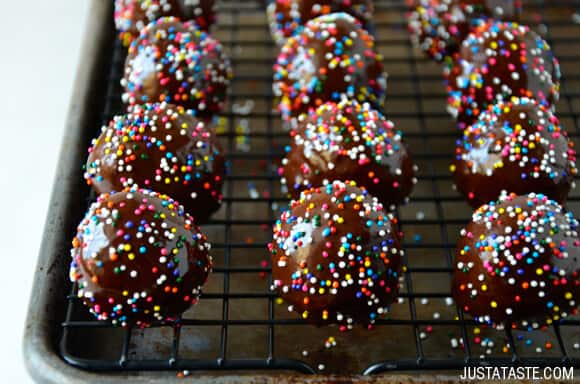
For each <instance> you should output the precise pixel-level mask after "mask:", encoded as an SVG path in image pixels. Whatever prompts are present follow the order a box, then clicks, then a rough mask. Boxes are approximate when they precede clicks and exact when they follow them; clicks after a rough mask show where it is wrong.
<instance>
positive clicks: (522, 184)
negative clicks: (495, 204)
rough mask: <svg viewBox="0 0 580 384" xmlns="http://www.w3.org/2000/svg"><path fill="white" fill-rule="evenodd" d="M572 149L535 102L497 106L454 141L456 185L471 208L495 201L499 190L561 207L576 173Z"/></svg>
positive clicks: (549, 115) (548, 113)
mask: <svg viewBox="0 0 580 384" xmlns="http://www.w3.org/2000/svg"><path fill="white" fill-rule="evenodd" d="M573 147H574V144H573V143H572V142H571V141H570V140H569V139H568V134H567V133H566V131H564V130H563V129H562V128H561V127H560V124H559V121H558V118H557V117H556V116H555V115H554V114H553V113H552V112H551V111H550V110H549V109H548V108H546V107H545V106H543V105H541V104H539V103H538V102H537V101H535V100H533V99H526V98H523V99H514V100H513V101H511V102H500V103H498V104H495V105H492V106H490V108H489V109H488V110H487V111H486V112H484V113H482V114H481V115H480V116H479V120H478V121H477V122H476V123H475V124H474V125H472V126H469V127H468V128H467V129H466V130H465V131H464V134H463V138H462V139H459V140H458V141H457V149H456V150H455V162H454V163H453V165H452V167H451V168H452V171H453V177H454V179H455V185H456V186H457V189H458V190H459V191H460V192H461V193H462V194H463V195H464V196H465V197H466V199H467V201H468V203H469V204H471V205H472V206H474V207H479V206H480V205H482V204H485V203H488V202H490V201H495V200H497V198H498V197H499V196H500V194H501V191H503V190H505V191H507V192H514V193H516V194H518V195H523V194H527V193H530V192H537V193H544V194H546V195H548V196H549V197H550V198H551V199H555V200H557V201H558V202H560V203H564V202H565V201H566V198H567V196H568V193H569V192H570V188H571V186H572V185H573V184H574V175H576V173H577V170H576V165H575V161H576V151H575V150H574V148H573Z"/></svg>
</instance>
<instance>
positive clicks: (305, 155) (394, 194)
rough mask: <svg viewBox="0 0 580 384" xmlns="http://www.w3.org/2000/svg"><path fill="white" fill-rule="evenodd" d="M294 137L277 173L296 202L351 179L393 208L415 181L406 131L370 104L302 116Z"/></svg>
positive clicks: (345, 104)
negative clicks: (304, 194) (332, 183)
mask: <svg viewBox="0 0 580 384" xmlns="http://www.w3.org/2000/svg"><path fill="white" fill-rule="evenodd" d="M290 134H291V136H292V144H291V147H290V149H289V152H288V154H287V155H286V159H284V160H283V161H282V167H281V168H280V171H279V173H280V175H281V176H282V184H285V185H286V186H287V188H288V191H289V193H290V196H291V197H292V198H294V199H296V198H298V197H299V196H300V192H301V191H303V190H305V189H309V188H311V187H316V186H322V185H323V184H326V183H328V182H330V181H332V180H353V181H356V183H357V184H358V185H359V186H363V187H365V188H366V189H367V191H368V192H369V193H370V194H371V195H373V196H375V197H377V198H378V199H379V201H381V202H382V203H383V204H384V205H385V206H386V207H393V208H394V206H395V205H398V204H401V203H402V202H404V201H405V200H406V199H407V197H408V196H409V194H410V193H411V190H412V189H413V185H414V184H415V183H416V181H417V180H416V178H415V172H414V169H413V168H414V166H413V161H412V160H411V157H410V155H409V153H408V151H407V148H406V146H405V144H404V143H403V141H402V136H403V134H402V132H401V131H397V130H396V129H395V126H394V124H393V123H392V122H391V121H389V120H387V119H386V118H385V117H384V116H383V115H382V114H381V113H379V112H378V111H376V110H374V109H372V107H371V106H370V105H369V104H368V103H364V104H359V103H358V102H356V101H354V100H345V101H342V102H340V103H339V104H337V103H334V102H328V103H325V104H323V105H322V106H320V107H319V108H318V109H317V110H316V111H313V112H311V113H310V114H308V115H306V114H303V115H301V116H300V117H299V118H298V125H297V129H296V130H295V131H292V132H291V133H290Z"/></svg>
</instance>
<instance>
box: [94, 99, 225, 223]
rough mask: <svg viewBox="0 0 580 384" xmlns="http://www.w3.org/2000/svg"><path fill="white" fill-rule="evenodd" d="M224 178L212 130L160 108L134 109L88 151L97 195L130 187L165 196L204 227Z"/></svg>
mask: <svg viewBox="0 0 580 384" xmlns="http://www.w3.org/2000/svg"><path fill="white" fill-rule="evenodd" d="M224 173H225V160H224V155H223V152H222V150H221V148H220V146H219V144H218V142H217V141H216V137H215V135H214V133H213V129H212V127H211V125H209V124H208V123H207V122H204V121H202V120H199V119H196V118H194V117H192V116H190V115H189V114H187V113H186V112H185V110H184V109H183V108H182V107H177V106H175V105H171V104H165V103H162V104H145V105H143V106H134V107H132V108H130V109H129V110H128V112H127V114H126V115H122V116H116V117H114V118H113V120H112V121H111V122H110V123H109V125H108V126H105V127H103V129H102V133H101V135H100V136H99V137H98V138H97V139H95V140H93V143H92V147H91V148H90V149H89V157H88V160H87V165H86V172H85V179H86V180H87V183H88V184H90V185H92V186H93V188H94V189H95V191H97V193H105V192H113V191H121V190H123V189H124V188H125V187H128V186H132V185H139V186H140V187H143V188H148V189H152V190H155V191H158V192H161V193H165V194H167V195H169V196H171V197H172V198H174V199H176V200H177V201H179V202H180V203H181V204H183V206H184V207H185V209H186V210H187V212H188V213H190V214H191V215H193V216H194V217H195V219H196V222H198V223H205V222H207V220H208V218H209V216H210V215H211V214H212V213H213V212H214V211H216V210H217V209H218V208H219V207H220V204H221V200H222V193H221V189H222V183H223V176H224Z"/></svg>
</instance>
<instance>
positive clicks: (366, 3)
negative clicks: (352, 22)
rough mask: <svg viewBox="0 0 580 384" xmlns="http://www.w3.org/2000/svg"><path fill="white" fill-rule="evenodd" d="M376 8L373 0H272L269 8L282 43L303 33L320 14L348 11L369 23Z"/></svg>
mask: <svg viewBox="0 0 580 384" xmlns="http://www.w3.org/2000/svg"><path fill="white" fill-rule="evenodd" d="M373 11H374V5H373V2H372V1H371V0H271V1H270V3H269V4H268V8H267V13H268V21H269V23H270V29H271V32H272V37H273V38H274V41H276V42H277V43H278V44H279V45H282V44H284V43H285V42H286V39H287V38H289V37H290V36H294V35H297V34H299V33H301V32H302V30H303V29H304V24H306V23H307V22H308V21H310V20H312V19H314V18H316V17H318V16H322V15H327V14H329V13H333V12H346V13H348V14H350V15H352V16H354V17H355V18H357V19H358V20H359V21H360V22H361V23H363V25H365V27H368V26H370V24H371V18H372V16H373Z"/></svg>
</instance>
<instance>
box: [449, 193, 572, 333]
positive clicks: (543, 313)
mask: <svg viewBox="0 0 580 384" xmlns="http://www.w3.org/2000/svg"><path fill="white" fill-rule="evenodd" d="M577 231H578V221H577V220H576V219H574V217H573V216H572V214H571V213H567V212H565V211H564V210H563V208H562V207H561V206H560V205H559V204H558V203H556V202H554V201H552V200H549V199H548V198H547V197H546V196H544V195H540V194H538V195H536V194H530V195H527V196H515V195H511V196H503V197H502V199H501V200H500V201H499V202H497V203H494V204H492V205H484V206H482V207H480V208H479V209H478V210H476V211H475V212H474V214H473V221H472V222H471V223H469V224H468V225H467V227H466V228H465V229H464V230H462V231H461V238H460V239H459V242H458V243H457V253H456V260H455V270H454V278H453V283H452V292H453V296H454V298H455V301H456V302H457V304H458V305H459V306H460V308H462V309H463V310H464V311H465V312H467V313H469V314H471V315H472V316H473V317H474V318H475V319H476V320H477V321H478V322H482V323H488V324H500V323H502V324H504V325H505V326H514V327H520V328H537V327H541V326H543V325H545V324H551V323H552V322H554V321H558V320H560V319H562V318H564V317H567V316H569V315H574V314H576V313H577V312H578V309H577V306H578V298H580V240H579V238H578V232H577Z"/></svg>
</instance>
